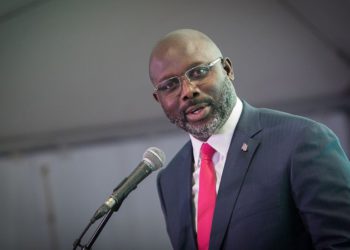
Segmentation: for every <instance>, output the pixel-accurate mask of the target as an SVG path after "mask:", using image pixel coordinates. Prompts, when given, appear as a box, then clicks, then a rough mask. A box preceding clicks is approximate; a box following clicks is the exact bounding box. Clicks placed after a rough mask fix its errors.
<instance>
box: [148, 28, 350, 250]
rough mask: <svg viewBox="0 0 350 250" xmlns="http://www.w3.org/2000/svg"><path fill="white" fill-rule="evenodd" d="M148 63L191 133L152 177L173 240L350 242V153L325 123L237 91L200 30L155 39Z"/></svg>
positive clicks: (257, 246)
mask: <svg viewBox="0 0 350 250" xmlns="http://www.w3.org/2000/svg"><path fill="white" fill-rule="evenodd" d="M149 73H150V78H151V81H152V82H153V85H154V98H155V99H156V100H157V101H158V102H159V104H160V105H161V106H162V108H163V110H164V112H165V114H166V115H167V117H168V118H169V120H170V121H171V122H172V123H174V124H176V125H177V126H178V127H180V128H181V129H183V130H185V131H187V132H188V133H189V134H190V141H189V142H188V143H187V144H186V145H185V146H184V147H183V148H182V149H181V150H180V151H179V152H178V153H177V155H176V156H175V157H174V159H173V160H172V161H171V162H170V163H169V165H168V166H167V168H165V169H164V170H163V171H161V172H160V173H159V175H158V181H157V185H158V193H159V197H160V202H161V205H162V209H163V213H164V216H165V220H166V226H167V231H168V235H169V237H170V240H171V244H172V246H173V248H174V249H238V250H248V249H254V250H265V249H266V250H271V249H281V250H285V249H297V250H299V249H350V163H349V160H348V158H347V156H346V155H345V153H344V152H343V150H342V149H341V147H340V145H339V142H338V139H337V138H336V136H335V135H334V134H333V133H332V132H331V131H330V130H329V129H328V128H326V127H325V126H323V125H321V124H319V123H316V122H314V121H311V120H309V119H306V118H302V117H298V116H294V115H291V114H286V113H282V112H278V111H273V110H268V109H257V108H254V107H252V106H250V105H249V104H248V103H246V102H244V101H241V100H240V99H239V98H238V97H237V95H236V93H235V89H234V86H233V84H232V81H233V79H234V74H233V70H232V63H231V61H230V59H229V58H227V57H223V56H222V54H221V52H220V50H219V49H218V47H217V46H216V45H215V43H214V42H213V41H212V40H211V39H210V38H209V37H207V36H206V35H205V34H203V33H201V32H199V31H195V30H189V29H183V30H176V31H174V32H171V33H169V34H168V35H166V36H165V37H164V38H163V39H161V40H160V41H159V42H158V43H157V44H156V46H155V47H154V49H153V51H152V53H151V57H150V65H149ZM208 152H209V153H208Z"/></svg>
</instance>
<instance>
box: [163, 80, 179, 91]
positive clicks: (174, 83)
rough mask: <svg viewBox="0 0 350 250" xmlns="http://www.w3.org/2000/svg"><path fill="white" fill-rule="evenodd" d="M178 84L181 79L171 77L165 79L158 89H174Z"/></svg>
mask: <svg viewBox="0 0 350 250" xmlns="http://www.w3.org/2000/svg"><path fill="white" fill-rule="evenodd" d="M178 86H179V79H177V78H171V79H168V80H165V81H164V82H162V83H161V84H160V85H159V87H158V90H160V91H172V90H175V89H176V88H177V87H178Z"/></svg>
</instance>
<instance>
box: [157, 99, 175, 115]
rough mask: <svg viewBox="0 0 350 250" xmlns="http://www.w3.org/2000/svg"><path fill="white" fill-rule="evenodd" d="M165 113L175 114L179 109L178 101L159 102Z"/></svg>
mask: <svg viewBox="0 0 350 250" xmlns="http://www.w3.org/2000/svg"><path fill="white" fill-rule="evenodd" d="M159 103H160V105H161V106H162V108H163V110H164V112H165V113H167V114H170V113H175V112H176V111H177V109H178V103H177V101H176V100H159Z"/></svg>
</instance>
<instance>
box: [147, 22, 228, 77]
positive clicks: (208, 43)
mask: <svg viewBox="0 0 350 250" xmlns="http://www.w3.org/2000/svg"><path fill="white" fill-rule="evenodd" d="M221 56H222V54H221V52H220V50H219V48H218V47H217V46H216V44H215V43H214V42H213V41H212V40H211V39H210V38H209V37H208V36H207V35H205V34H203V33H202V32H200V31H197V30H192V29H180V30H175V31H173V32H170V33H169V34H167V35H166V36H165V37H163V38H162V39H161V40H159V42H158V43H157V44H156V46H155V47H154V48H153V50H152V53H151V56H150V61H149V74H150V78H151V81H152V82H153V83H156V82H157V81H158V80H159V78H160V77H161V76H159V75H158V74H157V73H158V72H164V70H165V69H167V68H168V67H169V66H170V65H171V67H172V68H173V69H174V71H176V67H177V66H180V65H178V64H177V62H180V61H181V62H186V61H188V62H190V61H192V62H193V63H195V62H206V61H210V60H213V59H215V58H218V57H221ZM169 73H171V72H169Z"/></svg>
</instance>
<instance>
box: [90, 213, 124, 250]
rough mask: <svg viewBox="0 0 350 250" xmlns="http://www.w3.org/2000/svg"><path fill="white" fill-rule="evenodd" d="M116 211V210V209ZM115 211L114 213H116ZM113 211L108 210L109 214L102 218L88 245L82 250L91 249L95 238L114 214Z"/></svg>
mask: <svg viewBox="0 0 350 250" xmlns="http://www.w3.org/2000/svg"><path fill="white" fill-rule="evenodd" d="M117 210H118V209H117ZM117 210H115V211H117ZM115 211H114V209H111V210H109V212H108V213H107V215H106V216H105V217H104V218H103V220H102V221H101V222H100V224H99V225H98V227H97V229H96V231H95V232H94V234H93V235H92V237H91V238H90V240H89V242H88V244H87V246H86V247H84V248H83V249H91V247H92V245H93V244H94V243H95V241H96V239H97V237H98V236H99V235H100V233H101V232H102V230H103V228H104V227H105V225H106V223H107V222H108V220H109V219H110V218H111V216H112V214H113V213H114V212H115Z"/></svg>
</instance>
